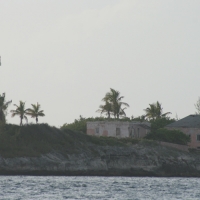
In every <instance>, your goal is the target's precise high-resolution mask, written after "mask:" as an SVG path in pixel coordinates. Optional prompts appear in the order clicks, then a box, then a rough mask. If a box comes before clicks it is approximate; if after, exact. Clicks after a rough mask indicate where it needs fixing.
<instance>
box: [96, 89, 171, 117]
mask: <svg viewBox="0 0 200 200" xmlns="http://www.w3.org/2000/svg"><path fill="white" fill-rule="evenodd" d="M123 98H124V96H121V94H120V92H119V91H117V90H114V89H113V88H110V91H109V92H107V93H106V94H105V96H104V98H103V99H102V101H103V102H104V104H103V105H100V106H99V109H98V110H97V111H96V112H99V113H100V114H101V115H102V114H105V115H106V116H107V118H108V119H110V118H111V117H112V116H113V117H114V118H115V119H119V118H123V117H126V113H125V109H127V108H128V107H129V104H128V103H126V102H123V101H122V99H123ZM144 111H145V114H144V115H142V116H139V117H138V120H139V121H145V120H155V119H161V118H166V117H168V115H169V114H171V112H166V113H163V108H162V105H161V103H160V102H159V101H157V102H156V103H152V104H149V107H147V108H146V109H144ZM132 118H133V117H132Z"/></svg>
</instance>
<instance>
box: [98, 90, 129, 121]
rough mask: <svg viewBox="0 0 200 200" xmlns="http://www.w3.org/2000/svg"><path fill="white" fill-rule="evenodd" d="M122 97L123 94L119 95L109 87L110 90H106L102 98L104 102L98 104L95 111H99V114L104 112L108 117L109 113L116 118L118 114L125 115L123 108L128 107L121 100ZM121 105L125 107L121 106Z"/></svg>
mask: <svg viewBox="0 0 200 200" xmlns="http://www.w3.org/2000/svg"><path fill="white" fill-rule="evenodd" d="M123 98H124V96H120V92H119V91H117V90H114V89H112V88H110V92H107V93H106V95H105V97H104V98H103V99H102V101H103V102H105V104H104V105H100V106H99V109H98V110H97V112H100V113H101V114H103V113H105V114H106V115H107V116H108V118H110V116H111V115H113V116H114V118H117V119H119V117H120V116H126V113H125V111H124V110H125V109H126V108H127V107H129V105H128V104H127V103H125V102H122V101H121V100H122V99H123ZM122 106H125V107H124V108H122Z"/></svg>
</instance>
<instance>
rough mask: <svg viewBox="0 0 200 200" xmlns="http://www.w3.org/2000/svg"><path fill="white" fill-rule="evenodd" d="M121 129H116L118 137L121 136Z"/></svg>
mask: <svg viewBox="0 0 200 200" xmlns="http://www.w3.org/2000/svg"><path fill="white" fill-rule="evenodd" d="M120 132H121V131H120V128H116V136H120Z"/></svg>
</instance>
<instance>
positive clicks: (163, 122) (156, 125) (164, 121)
mask: <svg viewBox="0 0 200 200" xmlns="http://www.w3.org/2000/svg"><path fill="white" fill-rule="evenodd" d="M175 121H176V120H175V119H170V118H158V119H155V120H151V121H150V122H151V131H152V132H155V131H157V130H158V129H160V128H164V127H165V126H167V125H168V124H171V123H173V122H175Z"/></svg>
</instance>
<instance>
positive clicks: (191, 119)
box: [166, 115, 200, 128]
mask: <svg viewBox="0 0 200 200" xmlns="http://www.w3.org/2000/svg"><path fill="white" fill-rule="evenodd" d="M166 127H169V128H170V127H171V128H173V127H182V128H200V115H189V116H187V117H185V118H183V119H180V120H178V121H176V122H173V123H171V124H169V125H167V126H166Z"/></svg>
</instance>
